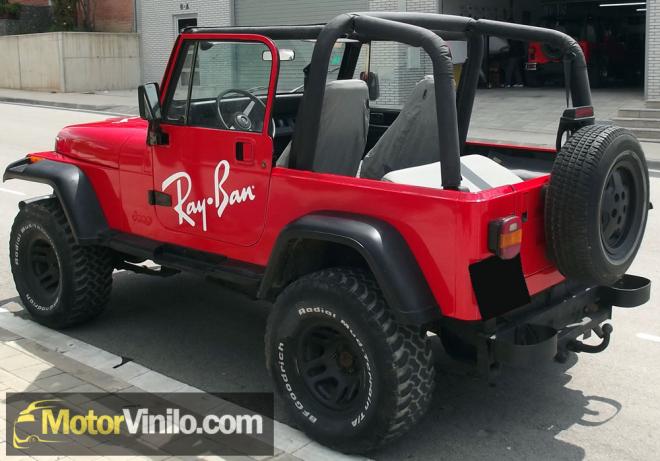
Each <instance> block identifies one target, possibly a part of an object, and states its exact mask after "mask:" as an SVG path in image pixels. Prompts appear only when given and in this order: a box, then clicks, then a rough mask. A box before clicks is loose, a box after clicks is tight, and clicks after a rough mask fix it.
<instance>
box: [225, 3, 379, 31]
mask: <svg viewBox="0 0 660 461" xmlns="http://www.w3.org/2000/svg"><path fill="white" fill-rule="evenodd" d="M368 4H369V1H368V0H306V1H301V0H268V1H264V0H234V14H235V20H236V25H237V26H272V25H284V24H287V25H288V24H315V23H324V22H328V21H329V20H330V19H332V18H334V17H335V16H337V15H338V14H341V13H348V12H352V11H366V10H367V9H368Z"/></svg>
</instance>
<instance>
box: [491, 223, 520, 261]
mask: <svg viewBox="0 0 660 461" xmlns="http://www.w3.org/2000/svg"><path fill="white" fill-rule="evenodd" d="M521 243H522V220H521V219H520V218H519V217H518V216H507V217H506V218H500V219H496V220H494V221H491V222H490V224H489V225H488V249H489V250H490V251H492V252H493V253H495V254H496V255H497V256H498V257H500V258H502V259H513V258H515V257H516V256H518V255H519V254H520V245H521Z"/></svg>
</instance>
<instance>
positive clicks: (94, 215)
mask: <svg viewBox="0 0 660 461" xmlns="http://www.w3.org/2000/svg"><path fill="white" fill-rule="evenodd" d="M8 179H22V180H24V181H31V182H37V183H41V184H48V185H49V186H51V187H52V188H53V190H54V191H55V195H56V196H57V198H58V199H59V200H60V203H61V204H62V208H63V209H64V214H65V215H66V217H67V220H68V221H69V224H70V225H71V230H72V231H73V235H74V237H75V238H76V241H77V242H78V243H81V244H85V243H95V242H98V241H99V240H100V239H101V238H102V236H103V235H104V234H107V233H108V231H109V226H108V222H107V220H106V219H105V215H104V214H103V209H102V208H101V204H100V203H99V201H98V198H97V196H96V192H95V191H94V187H93V186H92V184H91V183H90V181H89V179H88V178H87V175H85V173H84V172H83V171H82V170H81V169H80V168H78V167H77V166H76V165H72V164H70V163H62V162H55V161H52V160H40V161H38V162H36V163H30V162H29V161H28V160H27V159H23V160H19V161H17V162H14V163H11V164H10V165H9V166H8V167H7V169H6V170H5V174H4V176H3V181H7V180H8Z"/></svg>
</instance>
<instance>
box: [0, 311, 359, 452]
mask: <svg viewBox="0 0 660 461" xmlns="http://www.w3.org/2000/svg"><path fill="white" fill-rule="evenodd" d="M6 315H12V316H13V314H10V313H2V314H1V317H2V318H3V320H5V321H6V320H7V319H8V318H7V317H5V316H6ZM24 322H28V321H24ZM41 328H43V327H40V326H39V325H36V324H34V331H35V332H36V334H37V335H38V334H39V333H43V332H40V331H39V330H40V329H41ZM46 331H47V330H46ZM54 335H60V333H57V332H54ZM62 336H63V335H62ZM90 347H91V346H90ZM63 352H64V351H57V350H53V349H50V348H48V347H44V346H43V345H42V344H39V343H38V342H35V341H34V340H32V339H28V338H26V337H24V336H22V335H20V334H16V333H12V332H10V331H8V330H5V329H3V328H0V459H4V458H5V457H6V456H7V455H6V453H7V448H6V447H7V443H8V442H7V440H6V427H7V408H6V397H7V393H8V392H81V393H86V392H112V393H124V392H145V391H146V390H147V389H149V388H150V387H155V388H156V389H158V388H161V389H162V386H159V385H158V383H157V382H156V381H157V380H158V377H157V376H156V375H152V376H151V378H150V379H148V380H145V381H144V383H145V385H144V386H140V387H139V386H135V385H133V384H131V383H129V382H127V381H124V380H122V379H118V378H117V377H116V376H111V375H110V374H108V373H105V372H103V371H100V370H98V369H96V368H93V367H90V366H87V365H85V364H84V363H81V362H80V361H78V360H75V359H73V358H71V357H69V356H67V355H65V354H64V353H63ZM164 378H165V377H164ZM161 380H162V378H161ZM191 389H194V388H191V387H187V388H182V387H180V389H179V390H178V391H177V392H181V391H187V392H190V391H191ZM152 392H155V391H153V390H152ZM174 395H176V394H173V396H174ZM172 400H173V401H174V400H175V398H173V399H172ZM51 446H53V447H54V448H53V453H52V456H34V457H30V456H23V457H11V458H8V459H12V460H17V461H23V460H55V459H57V460H68V461H72V460H76V461H88V460H93V461H97V460H104V459H108V460H109V461H124V460H131V461H134V460H139V459H155V460H165V459H167V460H168V461H170V460H172V461H174V460H178V459H186V460H189V459H200V460H201V459H214V460H222V459H241V460H250V459H258V460H261V461H265V460H273V461H295V460H306V459H309V460H312V459H314V460H316V459H319V460H330V459H333V460H334V459H349V457H345V456H344V455H341V454H339V453H335V452H333V451H331V450H329V449H326V448H324V447H322V446H320V445H318V444H316V443H315V442H312V441H311V440H309V439H308V438H307V437H306V436H304V435H303V434H302V433H300V432H298V431H295V430H294V429H291V428H289V427H288V426H284V425H282V424H281V423H278V422H275V453H274V456H272V457H270V456H258V457H250V456H244V455H242V456H229V457H226V458H223V457H219V456H184V457H175V456H133V455H130V456H108V457H104V456H99V455H90V456H75V457H68V456H67V455H66V453H61V452H58V451H57V448H59V447H57V446H56V445H55V444H53V445H51ZM90 450H91V451H92V452H93V451H94V448H93V447H91V448H90ZM354 459H358V458H354Z"/></svg>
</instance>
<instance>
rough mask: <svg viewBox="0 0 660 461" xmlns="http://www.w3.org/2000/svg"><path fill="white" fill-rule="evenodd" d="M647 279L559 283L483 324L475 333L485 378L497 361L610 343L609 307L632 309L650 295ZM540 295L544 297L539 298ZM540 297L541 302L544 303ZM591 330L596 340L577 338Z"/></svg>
mask: <svg viewBox="0 0 660 461" xmlns="http://www.w3.org/2000/svg"><path fill="white" fill-rule="evenodd" d="M650 293H651V282H650V280H648V279H646V278H643V277H638V276H633V275H625V276H624V277H623V278H622V279H621V280H619V282H617V283H616V284H614V285H613V286H611V287H591V288H584V287H583V288H580V289H578V288H575V287H573V288H572V289H571V288H569V287H563V293H562V294H561V295H560V296H557V293H554V296H553V293H546V294H544V296H543V297H541V298H537V299H535V300H534V302H532V303H530V305H528V306H525V307H523V308H520V309H516V310H515V311H513V312H511V313H509V314H506V315H504V316H501V317H498V318H496V319H492V320H489V321H486V322H484V323H483V324H481V325H480V327H479V328H478V330H480V331H478V332H477V334H476V343H475V345H476V347H477V363H478V366H479V368H480V370H481V371H483V372H485V373H487V374H488V375H489V376H490V375H492V374H493V372H497V371H498V370H499V368H500V366H501V365H512V366H519V367H526V366H530V365H533V364H536V363H539V362H541V361H544V360H552V359H553V358H554V359H557V360H558V361H563V360H564V359H565V358H566V355H567V353H568V352H569V351H574V352H590V353H594V352H601V351H602V350H604V349H605V348H606V347H607V345H608V344H609V337H610V334H611V333H612V330H613V328H612V326H611V325H609V324H605V325H603V323H604V322H606V321H607V320H609V319H611V318H612V307H613V306H618V307H628V308H630V307H636V306H640V305H642V304H644V303H646V302H647V301H648V300H649V298H650ZM544 298H545V299H544ZM544 301H545V302H544ZM592 332H593V333H595V334H596V335H597V336H599V337H600V338H601V343H600V344H595V345H587V344H584V343H582V342H581V341H580V340H579V339H578V338H579V337H580V336H583V335H584V336H583V339H586V338H588V337H589V336H590V335H591V334H592Z"/></svg>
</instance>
